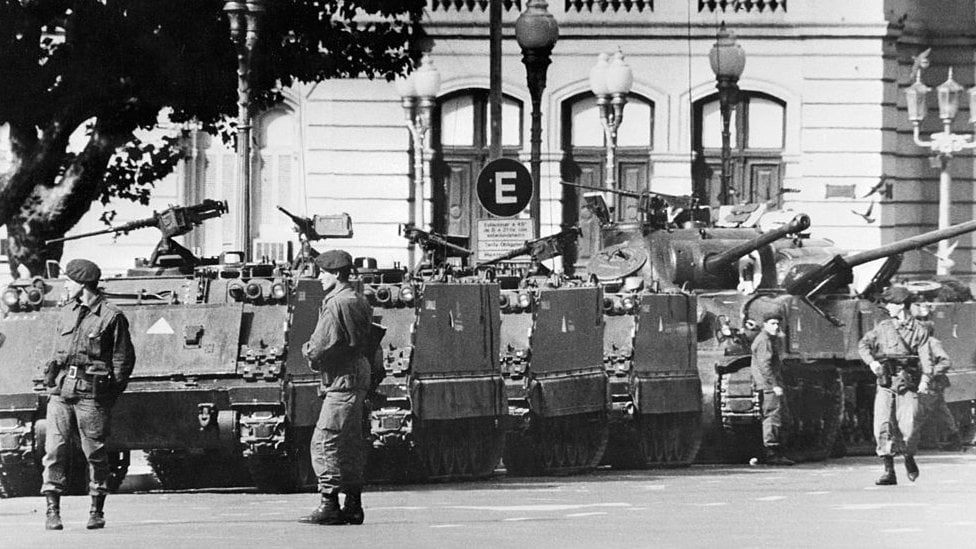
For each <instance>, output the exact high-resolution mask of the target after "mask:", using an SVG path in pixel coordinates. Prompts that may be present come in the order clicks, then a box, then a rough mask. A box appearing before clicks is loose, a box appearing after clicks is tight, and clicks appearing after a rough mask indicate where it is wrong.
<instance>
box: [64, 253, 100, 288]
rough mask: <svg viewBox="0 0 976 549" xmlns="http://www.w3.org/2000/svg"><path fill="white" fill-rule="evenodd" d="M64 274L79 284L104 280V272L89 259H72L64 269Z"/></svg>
mask: <svg viewBox="0 0 976 549" xmlns="http://www.w3.org/2000/svg"><path fill="white" fill-rule="evenodd" d="M64 274H65V276H67V277H68V278H70V279H71V280H74V281H75V282H77V283H79V284H85V283H87V282H98V280H99V279H100V278H102V270H101V269H99V268H98V265H95V264H94V263H92V262H91V261H88V260H87V259H72V260H71V261H69V262H68V266H67V267H65V268H64Z"/></svg>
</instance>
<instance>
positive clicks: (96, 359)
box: [41, 259, 135, 530]
mask: <svg viewBox="0 0 976 549" xmlns="http://www.w3.org/2000/svg"><path fill="white" fill-rule="evenodd" d="M65 275H66V276H67V281H66V282H65V291H66V294H67V298H68V301H67V303H66V304H65V305H64V307H63V309H62V312H61V317H60V319H59V322H58V336H57V339H56V341H55V347H54V349H55V351H54V358H53V359H52V360H50V361H49V362H48V364H47V366H46V369H45V385H46V386H47V389H48V394H49V395H50V398H49V399H48V403H47V434H46V438H45V450H46V453H45V455H44V484H43V486H42V487H41V493H43V494H44V495H45V496H46V498H47V520H46V523H45V528H47V529H48V530H61V529H62V528H63V525H62V523H61V494H62V493H63V492H64V489H65V469H66V467H67V464H68V460H69V459H70V456H69V455H68V454H69V448H70V442H71V438H72V436H74V435H75V431H77V435H78V436H79V437H80V439H81V449H82V451H83V452H84V454H85V458H86V459H87V460H88V467H89V473H90V477H91V483H90V485H89V493H90V494H91V498H92V504H91V510H90V512H89V516H88V526H87V527H88V529H95V528H102V527H104V526H105V514H104V511H103V509H104V505H105V494H107V493H108V477H109V463H108V452H107V451H106V449H105V443H106V439H107V438H108V436H109V425H110V417H111V411H112V405H113V404H115V400H116V399H117V398H118V396H119V395H120V394H122V392H123V391H124V390H125V387H126V384H127V383H128V381H129V376H130V375H131V374H132V368H133V366H134V365H135V351H134V350H133V348H132V340H131V338H130V337H129V322H128V321H127V320H126V318H125V315H124V314H122V311H120V310H119V308H118V307H116V306H115V305H113V304H111V303H109V302H108V301H106V299H105V298H104V296H102V294H101V292H100V291H99V289H98V281H99V279H100V278H101V276H102V273H101V270H99V268H98V265H96V264H94V263H92V262H91V261H88V260H87V259H75V260H72V261H70V262H69V263H68V265H67V267H65Z"/></svg>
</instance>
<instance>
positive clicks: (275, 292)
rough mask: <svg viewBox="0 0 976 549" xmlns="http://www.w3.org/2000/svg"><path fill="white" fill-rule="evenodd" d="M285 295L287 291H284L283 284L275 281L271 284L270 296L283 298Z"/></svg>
mask: <svg viewBox="0 0 976 549" xmlns="http://www.w3.org/2000/svg"><path fill="white" fill-rule="evenodd" d="M287 295H288V292H286V291H285V285H284V284H282V283H281V282H275V283H274V284H272V285H271V297H273V298H275V299H279V300H282V299H285V297H286V296H287Z"/></svg>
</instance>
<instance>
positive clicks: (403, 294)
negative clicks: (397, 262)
mask: <svg viewBox="0 0 976 549" xmlns="http://www.w3.org/2000/svg"><path fill="white" fill-rule="evenodd" d="M413 298H414V293H413V286H411V285H409V284H406V285H404V286H403V287H402V288H400V301H402V302H403V303H405V304H407V305H409V304H411V303H413Z"/></svg>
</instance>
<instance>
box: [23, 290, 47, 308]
mask: <svg viewBox="0 0 976 549" xmlns="http://www.w3.org/2000/svg"><path fill="white" fill-rule="evenodd" d="M42 301H44V294H43V293H41V291H40V290H38V289H37V288H31V289H29V290H27V304H28V305H30V306H31V307H37V306H38V305H40V304H41V302H42Z"/></svg>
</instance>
